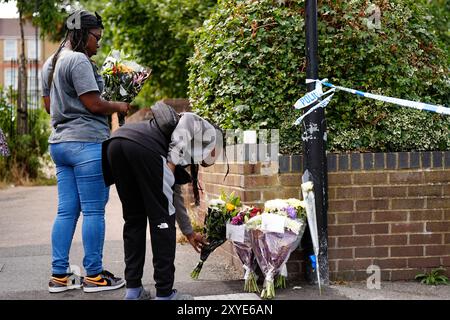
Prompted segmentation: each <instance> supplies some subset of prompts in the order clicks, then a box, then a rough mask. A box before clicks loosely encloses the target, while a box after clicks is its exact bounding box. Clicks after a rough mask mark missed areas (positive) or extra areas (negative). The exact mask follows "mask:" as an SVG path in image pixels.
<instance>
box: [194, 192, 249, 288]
mask: <svg viewBox="0 0 450 320" xmlns="http://www.w3.org/2000/svg"><path fill="white" fill-rule="evenodd" d="M240 206H241V200H240V198H239V197H237V196H235V195H234V193H231V194H230V195H229V196H228V197H227V196H226V195H225V194H224V193H222V194H221V196H220V198H219V199H212V200H210V201H209V203H208V211H207V213H206V215H205V221H204V225H203V231H202V233H203V235H204V236H205V237H206V241H207V242H208V244H207V245H204V246H203V247H202V249H201V251H200V261H199V262H198V263H197V265H196V267H195V268H194V270H193V271H192V272H191V278H193V279H198V277H199V275H200V271H201V270H202V267H203V263H204V262H205V261H206V259H208V257H209V255H210V254H211V253H212V252H213V251H214V250H216V249H217V248H218V247H220V246H221V245H222V244H223V243H224V242H225V241H226V240H227V238H226V224H227V221H229V220H230V219H231V218H232V217H233V216H235V215H236V214H237V213H238V212H239V207H240Z"/></svg>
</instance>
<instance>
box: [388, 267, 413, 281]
mask: <svg viewBox="0 0 450 320" xmlns="http://www.w3.org/2000/svg"><path fill="white" fill-rule="evenodd" d="M419 272H420V270H417V269H413V270H392V271H391V281H398V280H414V278H415V276H416V275H417V274H418V273H419Z"/></svg>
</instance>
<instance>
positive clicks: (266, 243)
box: [246, 199, 306, 299]
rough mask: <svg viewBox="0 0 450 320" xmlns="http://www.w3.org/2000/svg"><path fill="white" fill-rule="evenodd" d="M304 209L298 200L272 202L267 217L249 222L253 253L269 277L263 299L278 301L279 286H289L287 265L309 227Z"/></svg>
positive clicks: (248, 227)
mask: <svg viewBox="0 0 450 320" xmlns="http://www.w3.org/2000/svg"><path fill="white" fill-rule="evenodd" d="M304 207H305V206H304V203H303V201H300V200H298V199H287V200H283V199H275V200H269V201H266V203H265V204H264V212H263V214H261V215H257V216H255V217H253V218H251V219H250V220H249V221H248V222H247V223H246V226H247V229H248V230H249V231H250V239H251V243H252V247H253V252H254V254H255V256H256V260H257V261H258V264H259V267H260V268H261V271H262V272H263V274H264V277H265V278H264V289H263V290H262V292H261V298H263V299H272V298H274V297H275V287H285V286H286V276H287V274H286V268H285V264H286V262H287V261H288V259H289V256H290V254H291V253H292V251H294V250H295V249H296V248H297V247H298V245H299V243H300V240H301V237H302V236H303V232H304V230H305V227H306V222H305V221H306V220H305V214H306V212H305V209H304ZM276 276H277V277H278V278H277V279H275V277H276ZM275 284H277V286H276V285H275Z"/></svg>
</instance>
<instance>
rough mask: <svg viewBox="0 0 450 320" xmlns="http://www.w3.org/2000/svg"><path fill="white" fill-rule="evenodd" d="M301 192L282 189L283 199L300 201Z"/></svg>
mask: <svg viewBox="0 0 450 320" xmlns="http://www.w3.org/2000/svg"><path fill="white" fill-rule="evenodd" d="M301 194H302V193H301V190H300V188H284V189H283V198H296V199H301V198H302V195H301Z"/></svg>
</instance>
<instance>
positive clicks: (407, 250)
mask: <svg viewBox="0 0 450 320" xmlns="http://www.w3.org/2000/svg"><path fill="white" fill-rule="evenodd" d="M421 256H423V246H401V247H391V257H421Z"/></svg>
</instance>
